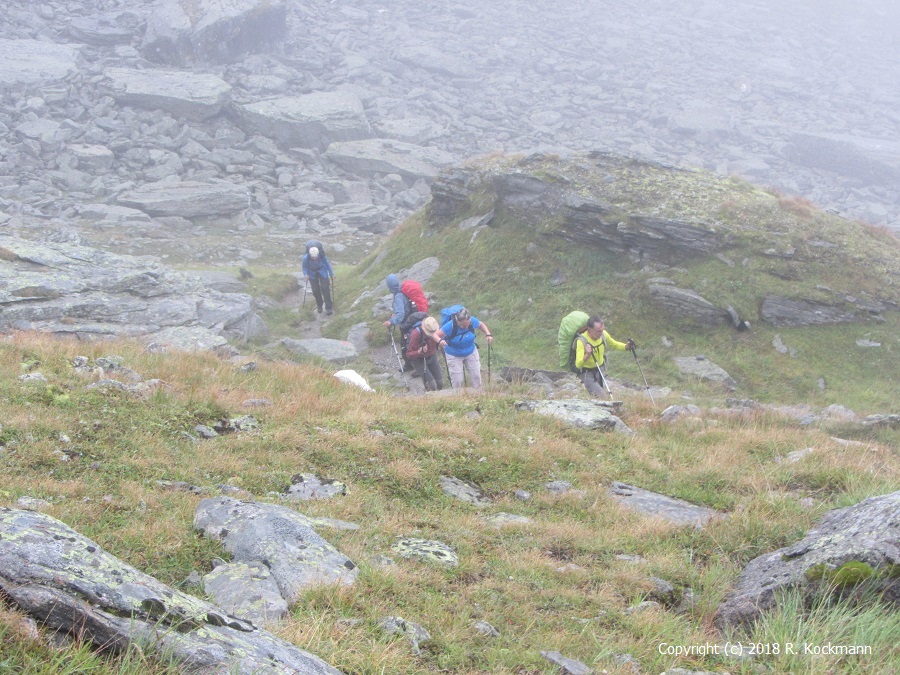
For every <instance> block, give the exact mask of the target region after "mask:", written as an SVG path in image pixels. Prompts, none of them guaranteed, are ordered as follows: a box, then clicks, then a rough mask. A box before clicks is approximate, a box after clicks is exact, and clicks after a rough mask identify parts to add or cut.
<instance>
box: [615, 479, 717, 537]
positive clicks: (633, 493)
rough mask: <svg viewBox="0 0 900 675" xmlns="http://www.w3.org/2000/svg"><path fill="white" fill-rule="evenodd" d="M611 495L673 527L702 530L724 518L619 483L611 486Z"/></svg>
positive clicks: (691, 505) (679, 500)
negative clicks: (688, 526)
mask: <svg viewBox="0 0 900 675" xmlns="http://www.w3.org/2000/svg"><path fill="white" fill-rule="evenodd" d="M609 493H610V495H611V496H612V497H613V498H615V499H616V500H618V501H620V502H621V503H622V504H624V505H625V506H627V507H629V508H632V509H635V510H637V511H640V512H641V513H644V514H646V515H648V516H654V517H657V518H662V519H663V520H666V521H668V522H670V523H672V524H673V525H693V526H694V527H697V528H700V527H702V526H703V525H705V524H706V523H708V522H709V521H711V520H716V519H718V518H721V517H722V514H721V513H719V512H718V511H715V510H714V509H710V508H707V507H705V506H698V505H696V504H691V503H690V502H686V501H684V500H683V499H676V498H675V497H668V496H666V495H661V494H658V493H656V492H651V491H650V490H644V489H643V488H639V487H635V486H634V485H628V484H626V483H621V482H619V481H615V482H614V483H613V484H612V485H611V486H610V488H609Z"/></svg>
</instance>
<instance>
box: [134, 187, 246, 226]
mask: <svg viewBox="0 0 900 675" xmlns="http://www.w3.org/2000/svg"><path fill="white" fill-rule="evenodd" d="M116 201H117V202H118V203H119V204H121V205H122V206H130V207H132V208H135V209H138V210H140V211H143V212H144V213H148V214H150V215H151V216H181V217H182V218H188V219H190V218H196V217H200V216H219V215H231V214H235V213H239V212H241V211H243V210H245V209H247V208H248V207H249V205H250V193H249V192H248V191H247V189H246V188H244V187H241V186H238V185H233V184H232V183H227V182H225V181H222V182H216V183H202V182H199V181H182V182H169V181H159V182H156V183H148V184H147V185H144V186H143V187H139V188H135V189H134V190H129V191H127V192H124V193H122V194H121V195H119V197H118V198H117V200H116Z"/></svg>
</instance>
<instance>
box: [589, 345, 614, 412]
mask: <svg viewBox="0 0 900 675" xmlns="http://www.w3.org/2000/svg"><path fill="white" fill-rule="evenodd" d="M591 358H592V359H594V365H595V366H597V374H598V375H599V376H600V384H602V385H603V388H604V389H606V393H607V394H609V400H610V401H612V397H613V395H612V391H611V390H610V388H609V382H607V380H606V375H604V374H603V371H602V370H600V363H599V362H598V361H597V352H591Z"/></svg>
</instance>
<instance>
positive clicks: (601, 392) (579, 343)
mask: <svg viewBox="0 0 900 675" xmlns="http://www.w3.org/2000/svg"><path fill="white" fill-rule="evenodd" d="M607 348H611V349H618V350H620V351H625V350H629V351H630V350H632V349H634V342H633V341H631V340H628V341H627V342H619V341H618V340H614V339H613V338H612V336H611V335H610V334H609V333H607V332H606V329H605V327H604V325H603V319H601V318H600V317H599V316H592V317H591V318H590V319H588V322H587V329H586V330H585V331H584V332H583V333H580V334H579V335H577V336H576V337H575V367H576V368H579V369H580V370H581V381H582V382H583V383H584V387H585V389H587V390H588V392H589V393H590V394H591V396H606V394H607V391H606V389H605V387H604V386H603V385H604V379H605V377H606V375H605V369H604V366H605V364H606V350H607Z"/></svg>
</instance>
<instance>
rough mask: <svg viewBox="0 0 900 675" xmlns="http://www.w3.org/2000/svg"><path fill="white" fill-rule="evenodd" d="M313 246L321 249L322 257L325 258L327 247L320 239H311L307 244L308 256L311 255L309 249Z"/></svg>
mask: <svg viewBox="0 0 900 675" xmlns="http://www.w3.org/2000/svg"><path fill="white" fill-rule="evenodd" d="M313 246H315V247H316V248H317V249H319V255H320V256H322V257H324V256H325V246H323V245H322V242H321V241H319V240H318V239H310V240H309V241H308V242H306V254H307V255H309V249H311V248H312V247H313Z"/></svg>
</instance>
